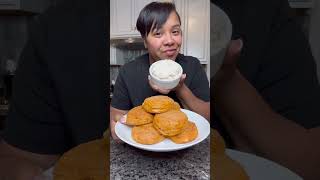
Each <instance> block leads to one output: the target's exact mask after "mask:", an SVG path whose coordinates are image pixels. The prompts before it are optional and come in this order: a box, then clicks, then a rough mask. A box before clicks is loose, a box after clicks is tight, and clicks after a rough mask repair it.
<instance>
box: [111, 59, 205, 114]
mask: <svg viewBox="0 0 320 180" xmlns="http://www.w3.org/2000/svg"><path fill="white" fill-rule="evenodd" d="M176 62H177V63H179V64H180V65H181V66H182V69H183V73H186V75H187V78H186V80H185V84H186V85H187V86H188V87H189V89H190V90H191V91H192V92H193V94H194V95H195V96H196V97H198V98H200V99H202V100H204V101H209V100H210V94H209V93H210V91H209V82H208V79H207V76H206V73H205V71H204V69H203V68H202V66H201V64H200V61H199V60H198V59H196V58H194V57H191V56H184V55H182V54H179V55H178V56H177V58H176ZM149 67H150V63H149V54H145V55H142V56H140V57H138V58H137V59H135V60H134V61H131V62H129V63H127V64H125V65H124V66H123V67H121V68H120V71H119V75H118V77H117V80H116V84H115V87H114V93H113V98H112V100H111V106H112V107H114V108H117V109H121V110H129V109H131V108H133V107H136V106H138V105H141V104H142V102H143V101H144V99H145V98H147V97H150V96H154V95H158V94H159V93H158V92H156V91H153V90H152V89H151V87H150V85H149V82H148V75H149ZM168 96H170V97H172V98H173V99H174V100H175V101H177V102H179V100H178V98H177V97H176V95H175V92H174V91H172V92H170V93H169V94H168Z"/></svg>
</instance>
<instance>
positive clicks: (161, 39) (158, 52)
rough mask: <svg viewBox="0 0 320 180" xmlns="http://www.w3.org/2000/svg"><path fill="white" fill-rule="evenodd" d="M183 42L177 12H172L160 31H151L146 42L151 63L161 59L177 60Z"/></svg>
mask: <svg viewBox="0 0 320 180" xmlns="http://www.w3.org/2000/svg"><path fill="white" fill-rule="evenodd" d="M181 42H182V32H181V27H180V22H179V18H178V16H177V14H176V13H175V12H171V14H170V15H169V17H168V19H167V21H166V23H165V24H163V26H162V27H161V28H160V29H158V30H156V29H154V31H150V33H149V34H148V36H146V38H145V40H144V43H145V46H146V48H147V49H148V52H149V59H150V61H151V63H152V62H155V61H158V60H160V59H172V60H175V59H176V57H177V55H178V53H179V51H180V47H181Z"/></svg>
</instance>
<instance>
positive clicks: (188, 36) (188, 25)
mask: <svg viewBox="0 0 320 180" xmlns="http://www.w3.org/2000/svg"><path fill="white" fill-rule="evenodd" d="M183 1H184V13H183V14H184V18H183V19H184V29H183V36H184V38H183V39H184V42H183V44H184V47H183V53H184V54H185V55H188V56H194V57H197V58H198V59H199V60H200V62H201V63H202V64H207V63H208V62H209V58H210V2H209V0H183Z"/></svg>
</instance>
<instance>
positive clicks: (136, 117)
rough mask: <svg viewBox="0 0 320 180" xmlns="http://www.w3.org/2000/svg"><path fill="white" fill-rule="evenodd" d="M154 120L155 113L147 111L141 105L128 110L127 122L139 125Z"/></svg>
mask: <svg viewBox="0 0 320 180" xmlns="http://www.w3.org/2000/svg"><path fill="white" fill-rule="evenodd" d="M152 121H153V115H152V114H150V113H148V112H146V111H145V110H144V109H143V108H142V107H141V106H137V107H134V108H132V109H131V110H130V111H129V112H128V114H127V119H126V122H125V124H127V125H131V126H138V125H143V124H148V123H151V122H152Z"/></svg>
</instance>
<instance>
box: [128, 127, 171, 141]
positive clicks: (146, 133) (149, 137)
mask: <svg viewBox="0 0 320 180" xmlns="http://www.w3.org/2000/svg"><path fill="white" fill-rule="evenodd" d="M131 136H132V138H133V139H134V140H135V141H136V142H138V143H140V144H156V143H158V142H161V141H163V140H164V139H165V138H164V137H163V136H162V135H161V134H160V133H159V132H158V131H157V130H156V129H155V128H154V127H153V125H152V123H150V124H145V125H141V126H135V127H133V128H132V131H131Z"/></svg>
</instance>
